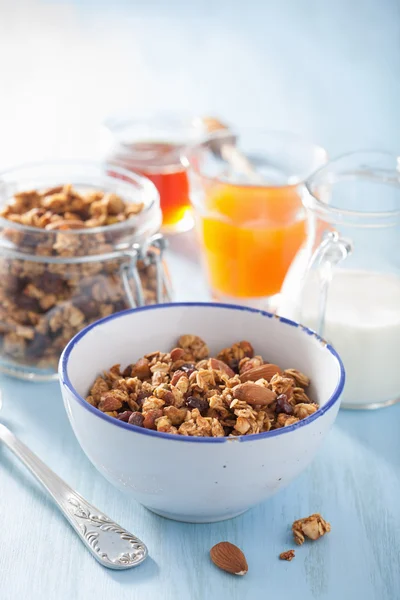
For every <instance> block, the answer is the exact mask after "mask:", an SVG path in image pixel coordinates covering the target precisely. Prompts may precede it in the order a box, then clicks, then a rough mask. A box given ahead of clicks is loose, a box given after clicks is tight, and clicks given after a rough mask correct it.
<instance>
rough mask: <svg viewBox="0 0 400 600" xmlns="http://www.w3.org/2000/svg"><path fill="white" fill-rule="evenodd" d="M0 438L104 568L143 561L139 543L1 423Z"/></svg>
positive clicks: (119, 567)
mask: <svg viewBox="0 0 400 600" xmlns="http://www.w3.org/2000/svg"><path fill="white" fill-rule="evenodd" d="M0 439H1V440H2V441H3V442H4V443H5V444H6V446H8V448H9V449H10V450H11V451H12V452H13V453H14V454H15V455H16V456H17V457H18V458H19V459H20V460H21V461H22V462H23V463H24V465H25V466H26V467H27V468H28V469H29V470H30V471H31V473H32V474H33V475H34V476H35V477H36V479H37V480H38V481H39V482H40V483H41V484H42V485H43V487H45V488H46V490H47V491H48V492H49V494H50V495H51V496H52V497H53V499H54V501H55V503H56V504H57V505H58V507H59V509H60V510H61V512H62V514H63V515H64V517H65V518H66V519H67V520H68V521H69V522H70V524H71V525H72V527H73V528H74V529H75V531H76V533H77V534H78V536H79V537H80V539H81V540H82V542H83V543H84V544H85V546H86V547H87V549H88V550H89V551H90V552H91V553H92V554H93V556H94V558H95V559H96V560H97V561H98V562H99V563H100V564H101V565H103V567H108V568H109V569H129V568H130V567H136V566H137V565H140V563H141V562H143V561H144V559H145V558H146V557H147V548H146V546H145V545H144V544H143V542H142V541H141V540H139V539H138V538H137V537H135V536H134V535H132V534H131V533H129V531H126V529H124V528H123V527H120V525H117V523H114V521H112V520H111V519H110V518H109V517H107V516H106V515H103V514H102V513H101V512H99V510H98V509H97V508H95V507H94V506H92V505H91V504H89V502H87V501H86V500H85V499H84V498H82V496H80V495H79V494H78V493H77V492H75V491H74V490H73V489H72V488H70V487H69V485H67V484H66V483H65V481H63V480H62V479H61V478H60V477H58V475H56V474H55V473H54V472H53V471H52V470H51V469H49V467H48V466H47V465H45V464H44V462H42V461H41V460H40V458H38V457H37V456H36V455H35V454H34V453H33V452H32V451H31V450H29V448H28V447H27V446H25V444H23V443H22V442H21V441H20V440H19V439H18V438H16V437H15V435H14V434H13V433H11V431H10V430H9V429H7V427H5V426H4V425H1V424H0Z"/></svg>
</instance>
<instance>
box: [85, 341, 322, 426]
mask: <svg viewBox="0 0 400 600" xmlns="http://www.w3.org/2000/svg"><path fill="white" fill-rule="evenodd" d="M243 374H246V377H245V378H244V381H243V377H242V376H243ZM260 375H262V376H260ZM309 383H310V380H309V378H308V377H307V376H306V375H304V374H303V373H300V372H299V371H296V370H295V369H287V370H286V371H283V370H282V369H281V368H280V367H279V366H277V365H274V364H272V363H269V362H265V361H264V359H263V358H262V357H261V356H259V355H257V356H255V355H254V350H253V347H252V345H251V344H250V343H249V342H248V341H241V342H238V343H235V344H233V345H232V346H231V347H229V348H225V349H223V350H221V352H219V354H218V355H217V357H216V358H215V357H210V351H209V349H208V346H207V344H206V343H205V342H204V341H203V340H202V339H201V338H200V337H198V336H195V335H182V336H181V337H180V338H179V340H178V343H177V346H176V347H175V348H173V349H171V350H170V352H161V351H156V352H151V353H150V354H146V355H145V356H143V357H142V358H140V359H139V360H137V362H136V363H132V364H130V365H128V366H126V367H125V368H124V369H123V370H122V371H121V368H120V365H114V366H113V367H111V368H110V369H109V371H106V372H104V374H103V375H101V376H99V377H97V379H96V380H95V381H94V383H93V385H92V387H91V389H90V393H89V395H88V396H87V398H86V400H87V402H89V404H91V405H92V406H95V407H97V408H98V409H99V410H101V411H102V412H105V413H107V414H110V415H112V416H115V418H117V419H119V420H121V421H124V422H126V423H130V424H132V425H137V426H139V427H144V428H146V429H153V430H157V431H160V432H163V433H173V434H178V435H186V436H195V437H224V436H240V435H250V434H257V433H262V432H266V431H270V430H271V429H278V428H281V427H287V426H288V425H292V424H293V423H297V422H298V421H299V420H301V419H305V418H306V417H308V416H309V415H311V414H313V413H314V412H315V411H316V410H318V405H317V404H315V403H314V402H312V401H311V400H310V399H309V398H308V396H307V394H306V391H305V388H307V387H308V385H309Z"/></svg>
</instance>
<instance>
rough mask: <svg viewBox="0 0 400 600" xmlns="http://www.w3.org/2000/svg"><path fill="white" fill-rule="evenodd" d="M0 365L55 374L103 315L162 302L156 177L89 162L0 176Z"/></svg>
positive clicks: (38, 375)
mask: <svg viewBox="0 0 400 600" xmlns="http://www.w3.org/2000/svg"><path fill="white" fill-rule="evenodd" d="M0 203H1V210H0V370H1V371H3V372H7V373H8V374H12V375H14V376H17V377H21V378H24V379H33V380H39V381H43V380H47V379H53V378H56V377H57V363H58V359H59V355H60V354H61V351H62V350H63V347H64V346H65V344H66V343H67V342H68V341H69V340H70V339H71V337H73V336H74V335H75V334H76V333H77V332H78V331H79V330H81V329H82V328H83V327H85V326H86V325H88V324H89V323H91V322H93V321H95V320H97V319H99V318H101V317H104V316H107V315H109V314H111V313H114V312H117V311H120V310H123V309H126V308H129V307H136V306H141V305H145V304H153V303H161V302H166V301H168V300H170V288H169V281H168V275H167V271H166V267H165V263H164V261H163V251H164V249H165V242H164V239H163V237H162V236H161V235H160V234H159V233H158V230H159V228H160V225H161V211H160V204H159V197H158V193H157V190H156V188H155V187H154V185H153V184H152V183H151V182H150V181H149V180H147V179H146V178H143V177H141V176H139V175H136V174H135V173H132V172H131V171H129V172H128V171H125V170H124V169H120V168H117V167H115V166H110V165H107V164H93V163H84V162H78V163H71V162H59V163H47V164H36V165H29V166H24V167H20V168H16V169H13V170H9V171H7V172H4V173H2V174H1V175H0Z"/></svg>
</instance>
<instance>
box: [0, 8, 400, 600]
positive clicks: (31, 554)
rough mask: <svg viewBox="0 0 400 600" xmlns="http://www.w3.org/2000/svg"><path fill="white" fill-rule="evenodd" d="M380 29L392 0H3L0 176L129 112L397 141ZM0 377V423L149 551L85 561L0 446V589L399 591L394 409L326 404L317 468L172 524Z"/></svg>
mask: <svg viewBox="0 0 400 600" xmlns="http://www.w3.org/2000/svg"><path fill="white" fill-rule="evenodd" d="M0 4H1V3H0ZM399 39H400V3H399V0H385V1H379V0H352V1H351V2H348V0H336V1H335V2H331V1H328V0H318V1H317V0H286V1H281V2H278V1H276V0H275V1H269V0H266V1H261V0H246V2H243V1H242V0H240V1H236V0H218V1H217V0H195V1H193V2H187V0H169V2H164V1H163V0H147V1H145V2H144V1H139V0H135V1H130V2H129V1H125V2H122V1H113V2H106V1H104V0H103V1H101V0H99V1H98V2H90V1H89V0H79V1H78V0H76V1H75V2H66V1H65V0H64V1H62V2H61V1H58V0H54V1H53V2H51V1H49V0H46V1H44V0H35V1H32V0H18V1H16V2H9V3H3V4H1V6H0V65H1V66H2V93H1V94H0V125H1V137H0V168H4V167H6V166H7V165H9V164H12V163H15V162H20V161H24V160H40V159H42V158H46V157H58V156H72V155H73V156H95V155H96V153H97V152H98V151H99V146H98V138H97V136H96V132H97V127H98V123H99V121H100V120H101V119H102V118H103V117H104V116H105V115H106V114H107V113H108V112H109V111H111V110H113V109H114V108H128V107H129V108H131V109H133V110H140V109H144V108H150V109H161V108H163V109H165V108H178V109H186V110H193V111H199V112H202V113H205V112H207V113H216V114H219V115H220V116H222V117H226V118H227V119H228V120H230V121H232V122H237V123H244V122H247V123H250V124H261V125H262V126H264V127H266V128H268V127H273V128H283V129H290V130H293V131H297V132H298V133H302V134H304V135H307V136H308V137H310V138H314V139H315V140H316V141H318V142H319V143H321V144H323V145H325V146H326V148H327V149H328V151H329V152H330V154H331V155H333V154H336V153H338V152H343V151H347V150H350V149H356V148H361V147H373V148H383V149H385V148H386V149H392V150H396V149H397V150H398V148H399V135H398V134H399V131H400V111H399V106H400V50H399ZM171 246H172V248H171V251H170V265H171V271H172V276H173V280H174V284H175V289H176V291H177V298H179V299H180V300H196V299H197V300H202V299H205V298H207V292H206V288H205V284H204V281H203V277H202V275H201V271H200V268H199V265H198V251H197V249H196V246H195V243H194V241H193V239H191V238H190V236H185V237H184V238H179V239H175V240H174V241H173V243H172V245H171ZM380 376H381V375H380ZM0 385H1V387H2V389H3V391H4V413H2V415H1V419H3V417H4V420H5V422H6V423H7V424H8V425H9V426H10V427H11V428H12V429H13V430H14V431H15V433H16V434H17V435H18V436H20V437H21V439H22V440H23V441H24V442H25V443H26V444H28V445H29V446H30V447H31V448H32V449H33V450H34V451H35V452H36V453H37V454H38V455H39V456H40V457H41V458H42V459H44V460H45V461H46V462H47V463H48V464H49V465H50V467H52V468H53V469H54V470H55V471H57V473H58V474H59V475H60V476H61V477H63V478H64V479H65V480H66V481H67V482H69V483H70V484H71V485H72V486H73V487H75V488H76V489H77V490H78V491H79V492H80V493H81V494H83V495H84V496H85V497H87V499H88V500H89V501H91V502H92V503H94V504H95V505H97V506H98V507H99V508H100V509H102V510H104V511H105V512H106V513H107V514H109V515H110V516H112V517H113V518H114V519H115V520H116V521H117V522H119V523H121V524H122V525H123V526H125V527H126V528H127V529H128V530H131V531H132V532H134V533H135V534H137V535H138V536H139V537H140V538H142V539H143V540H144V541H145V542H146V543H147V544H148V547H149V550H150V558H149V559H148V560H147V561H146V562H145V563H144V564H143V565H142V566H140V567H139V568H138V569H135V570H132V571H130V572H112V571H107V570H104V569H102V568H101V567H100V566H99V565H98V564H97V563H96V562H95V561H94V559H93V558H92V557H91V556H90V555H89V554H88V552H87V551H86V550H85V549H84V548H83V546H82V545H81V543H80V542H79V540H78V539H77V538H76V536H75V534H74V533H73V532H72V530H71V529H70V527H69V525H68V524H67V523H66V522H65V521H64V520H63V518H62V517H61V516H60V515H59V513H58V511H57V509H56V508H55V507H54V506H53V504H52V502H51V501H50V500H49V499H48V498H47V496H46V494H45V493H44V492H43V491H42V490H41V489H40V488H39V486H38V485H37V484H36V482H35V481H34V480H33V479H32V477H31V476H30V475H29V474H28V473H27V472H26V470H25V469H24V467H23V466H22V465H21V464H19V463H18V462H17V461H16V460H15V459H14V458H13V456H11V455H10V453H9V452H8V451H7V450H6V449H5V448H0V600H21V599H26V600H70V599H71V598H74V600H92V599H93V600H94V599H95V600H116V599H118V600H128V599H129V600H172V599H173V600H219V599H222V600H224V599H225V598H229V599H232V600H245V599H246V600H264V599H272V598H274V599H279V600H286V599H293V598H296V599H297V600H314V599H321V600H353V599H357V600H358V598H360V599H361V598H362V599H363V600H399V599H400V434H399V431H400V405H398V406H394V407H392V408H388V409H384V410H382V411H378V412H343V411H342V412H340V414H339V417H338V419H337V422H336V424H335V426H334V428H333V430H332V432H331V433H330V435H329V437H328V439H327V440H326V443H325V445H324V446H323V448H322V450H321V452H320V454H319V455H318V457H317V458H316V460H315V461H314V462H313V464H312V465H311V466H310V467H309V468H308V470H307V471H306V472H305V473H304V474H303V475H302V476H301V477H300V478H299V479H298V480H296V481H295V482H294V483H293V484H292V485H291V486H290V487H288V488H287V489H286V490H284V491H283V492H281V493H280V494H278V495H277V496H275V497H273V498H271V499H270V500H269V501H268V502H266V503H265V504H263V505H261V506H258V507H256V508H254V509H253V510H251V511H249V512H248V513H247V514H245V515H243V516H241V517H239V518H237V519H234V520H232V521H227V522H224V523H220V524H213V525H186V524H182V523H174V522H172V521H168V520H165V519H162V518H159V517H157V516H155V515H153V514H151V513H149V512H148V511H147V510H145V509H144V508H142V507H141V506H139V505H137V504H135V503H134V502H132V501H130V500H128V498H127V497H125V496H124V495H123V494H122V493H121V492H119V491H117V490H116V489H114V488H113V487H112V486H111V485H110V484H109V483H108V482H106V481H105V480H104V479H103V478H102V477H101V476H100V475H99V474H98V473H97V471H96V470H95V469H94V467H93V466H92V465H91V464H90V463H89V461H88V460H87V459H86V457H85V455H84V454H83V452H82V451H81V450H80V447H79V445H78V443H77V441H76V440H75V438H74V436H73V434H72V431H71V429H70V427H69V425H68V421H67V417H66V415H65V412H64V409H63V406H62V403H61V396H60V393H59V390H58V384H57V383H54V384H48V385H45V384H40V385H33V384H30V383H24V382H17V381H13V380H12V379H9V378H7V377H3V378H1V381H0ZM99 443H101V440H99ZM238 477H240V473H238ZM313 512H321V513H322V515H323V516H324V517H325V518H326V519H327V520H329V521H330V522H331V524H332V532H331V533H330V534H329V535H327V536H325V538H323V539H321V540H319V541H317V542H316V543H309V544H304V545H303V546H302V547H300V548H297V549H296V558H295V559H294V560H293V561H292V562H290V563H287V562H283V561H279V560H278V555H279V553H280V552H282V551H283V550H285V549H288V548H292V547H293V541H292V537H291V532H290V525H291V523H292V521H293V520H294V519H297V518H299V517H304V516H307V515H309V514H311V513H313ZM221 540H229V541H231V542H233V543H236V544H237V545H239V546H240V547H241V548H242V549H243V550H244V552H245V553H246V556H247V559H248V563H249V572H248V574H247V575H246V576H245V577H243V578H238V577H233V576H229V575H228V574H225V573H223V572H220V571H219V570H217V569H216V568H215V567H214V565H212V564H211V563H210V561H209V558H208V552H209V549H210V548H211V546H212V545H213V544H215V543H216V542H218V541H221Z"/></svg>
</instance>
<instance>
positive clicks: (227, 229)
mask: <svg viewBox="0 0 400 600" xmlns="http://www.w3.org/2000/svg"><path fill="white" fill-rule="evenodd" d="M205 204H206V206H205V211H204V213H203V214H202V215H201V216H200V217H199V227H200V235H201V238H202V243H203V246H204V252H205V262H206V265H207V268H208V272H209V278H210V284H211V288H212V290H213V292H214V294H215V295H216V296H219V295H224V296H232V297H237V298H256V297H268V296H273V295H275V294H277V293H278V292H279V291H280V289H281V286H282V283H283V280H284V277H285V275H286V272H287V270H288V268H289V266H290V263H291V262H292V260H293V258H294V257H295V255H296V253H297V251H298V250H299V248H300V246H301V244H302V242H303V241H304V239H305V221H304V214H303V211H302V204H301V200H300V197H299V192H298V188H297V186H294V185H287V186H282V187H257V186H238V185H234V184H228V183H215V182H213V183H211V184H210V186H209V187H208V189H206V199H205Z"/></svg>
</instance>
